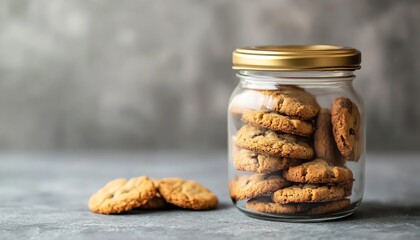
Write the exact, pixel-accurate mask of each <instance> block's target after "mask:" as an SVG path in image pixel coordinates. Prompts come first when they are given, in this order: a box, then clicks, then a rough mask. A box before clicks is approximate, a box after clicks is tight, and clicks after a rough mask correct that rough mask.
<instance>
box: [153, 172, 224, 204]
mask: <svg viewBox="0 0 420 240" xmlns="http://www.w3.org/2000/svg"><path fill="white" fill-rule="evenodd" d="M159 192H160V194H161V195H162V197H163V198H164V199H165V201H166V202H168V203H171V204H173V205H175V206H178V207H181V208H187V209H193V210H209V209H213V208H216V207H217V204H218V202H219V201H218V199H217V196H216V195H215V194H214V193H212V192H211V191H210V190H208V189H207V188H206V187H204V186H202V185H200V184H199V183H197V182H194V181H189V180H184V179H182V178H164V179H161V180H160V184H159Z"/></svg>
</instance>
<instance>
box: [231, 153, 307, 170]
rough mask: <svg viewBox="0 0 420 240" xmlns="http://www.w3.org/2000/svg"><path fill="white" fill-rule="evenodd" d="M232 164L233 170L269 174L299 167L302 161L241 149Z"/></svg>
mask: <svg viewBox="0 0 420 240" xmlns="http://www.w3.org/2000/svg"><path fill="white" fill-rule="evenodd" d="M233 163H234V165H235V168H236V169H237V170H240V171H248V172H255V173H269V172H275V171H279V170H283V169H288V168H289V167H291V166H296V165H299V164H301V163H302V160H299V159H294V158H285V157H279V156H270V155H265V154H260V153H256V152H252V151H249V150H246V149H241V150H239V152H237V153H236V154H235V157H234V160H233Z"/></svg>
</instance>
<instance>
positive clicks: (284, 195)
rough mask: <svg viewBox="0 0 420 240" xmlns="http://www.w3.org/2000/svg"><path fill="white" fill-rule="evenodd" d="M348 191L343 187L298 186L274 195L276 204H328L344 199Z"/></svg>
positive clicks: (278, 191) (276, 192)
mask: <svg viewBox="0 0 420 240" xmlns="http://www.w3.org/2000/svg"><path fill="white" fill-rule="evenodd" d="M345 197H346V191H345V189H344V187H342V186H336V185H320V184H298V185H292V186H290V187H287V188H283V189H280V190H277V191H275V192H274V193H273V198H272V199H273V202H276V203H282V204H286V203H308V202H328V201H334V200H339V199H343V198H345Z"/></svg>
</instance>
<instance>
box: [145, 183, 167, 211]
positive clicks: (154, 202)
mask: <svg viewBox="0 0 420 240" xmlns="http://www.w3.org/2000/svg"><path fill="white" fill-rule="evenodd" d="M151 180H152V182H153V185H154V186H155V189H156V196H154V197H153V198H152V199H150V200H149V201H147V203H146V204H144V205H142V206H140V207H139V208H140V209H145V210H154V209H163V208H167V207H168V206H169V204H168V203H167V202H166V201H165V199H163V198H162V195H161V194H160V192H159V184H160V180H158V179H151Z"/></svg>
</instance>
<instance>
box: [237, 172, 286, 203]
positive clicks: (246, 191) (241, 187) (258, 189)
mask: <svg viewBox="0 0 420 240" xmlns="http://www.w3.org/2000/svg"><path fill="white" fill-rule="evenodd" d="M289 185H290V184H289V182H287V181H286V180H284V179H283V178H282V177H281V176H277V175H270V174H254V175H244V176H240V177H238V178H237V179H235V180H233V181H231V182H230V184H229V188H230V196H231V198H232V199H235V200H243V199H246V198H253V197H257V196H260V195H263V194H266V193H271V192H274V191H276V190H278V189H280V188H284V187H287V186H289Z"/></svg>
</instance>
